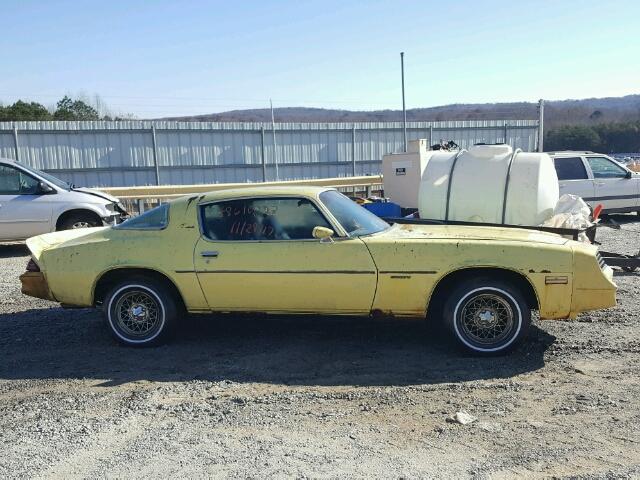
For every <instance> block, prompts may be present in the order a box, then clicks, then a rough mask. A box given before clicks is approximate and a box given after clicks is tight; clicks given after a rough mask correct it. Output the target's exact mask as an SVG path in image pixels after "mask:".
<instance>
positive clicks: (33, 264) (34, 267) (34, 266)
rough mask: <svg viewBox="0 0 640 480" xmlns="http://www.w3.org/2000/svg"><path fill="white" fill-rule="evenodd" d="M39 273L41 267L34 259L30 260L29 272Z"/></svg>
mask: <svg viewBox="0 0 640 480" xmlns="http://www.w3.org/2000/svg"><path fill="white" fill-rule="evenodd" d="M39 271H40V267H39V266H38V264H37V263H36V262H34V261H33V258H32V259H31V260H29V263H27V272H39Z"/></svg>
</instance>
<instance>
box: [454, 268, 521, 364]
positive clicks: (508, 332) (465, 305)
mask: <svg viewBox="0 0 640 480" xmlns="http://www.w3.org/2000/svg"><path fill="white" fill-rule="evenodd" d="M443 320H444V322H445V324H446V325H447V327H448V328H449V330H450V331H451V333H452V334H453V336H454V338H455V340H456V341H457V343H458V344H459V346H461V347H462V348H463V349H465V350H466V351H468V352H472V353H474V354H478V355H487V356H489V355H499V354H504V353H507V352H508V351H510V350H511V349H513V348H514V347H515V346H516V345H517V344H518V343H520V342H521V341H522V339H524V338H525V337H526V335H527V333H528V331H529V327H530V326H531V310H530V308H529V306H528V305H527V302H526V301H525V298H524V296H523V294H522V293H521V292H520V290H519V289H518V288H517V287H516V286H514V285H512V284H509V283H507V282H504V281H500V280H494V279H491V278H474V279H469V280H466V281H463V282H462V283H460V284H459V285H458V286H457V287H456V288H455V289H454V290H453V292H452V293H451V294H450V295H449V297H448V298H447V299H446V300H445V302H444V307H443Z"/></svg>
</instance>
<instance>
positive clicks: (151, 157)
mask: <svg viewBox="0 0 640 480" xmlns="http://www.w3.org/2000/svg"><path fill="white" fill-rule="evenodd" d="M407 127H408V130H407V136H408V138H409V139H410V140H411V139H418V138H426V139H428V140H429V142H430V144H433V143H437V142H439V141H440V140H441V139H442V140H445V141H449V140H453V141H455V142H456V143H458V144H459V145H460V146H461V147H463V148H467V147H469V146H471V145H473V144H474V143H481V142H484V143H498V142H504V141H505V136H506V141H507V142H508V143H509V144H510V145H512V146H513V147H514V148H521V149H523V150H524V151H533V150H534V149H535V148H536V138H537V129H538V122H537V121H536V120H508V121H502V120H487V121H450V122H409V123H408V124H407ZM154 130H155V134H154ZM275 133H276V146H275V154H274V144H273V132H272V130H271V124H261V123H212V122H198V123H192V122H189V123H187V122H148V121H123V122H6V123H0V157H4V158H13V159H15V158H18V159H19V160H20V161H21V162H24V163H26V164H28V165H31V166H32V167H35V168H38V169H41V170H45V171H47V172H50V173H52V174H54V175H56V176H58V177H60V178H62V179H64V180H67V181H70V182H72V183H75V184H76V185H84V186H102V187H106V186H133V185H153V184H155V183H156V181H157V178H156V176H159V180H160V184H198V183H226V182H259V181H262V180H263V179H266V180H274V179H275V178H276V168H275V161H274V160H275V159H276V158H277V161H278V177H279V179H281V180H286V179H301V178H322V177H342V176H349V175H352V174H353V173H354V171H355V174H356V175H366V174H377V173H380V168H381V160H382V156H383V155H384V154H386V153H390V152H399V151H401V150H402V138H403V136H402V124H401V123H395V122H387V123H355V124H351V123H349V124H347V123H279V124H276V132H275ZM154 136H155V146H154ZM354 160H355V161H354ZM263 162H264V165H263Z"/></svg>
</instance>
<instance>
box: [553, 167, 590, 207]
mask: <svg viewBox="0 0 640 480" xmlns="http://www.w3.org/2000/svg"><path fill="white" fill-rule="evenodd" d="M553 163H554V165H555V167H556V173H557V175H558V183H559V186H560V195H564V194H566V193H569V194H571V195H577V196H579V197H582V199H583V200H584V201H585V202H587V203H591V201H592V200H593V197H594V195H595V187H594V184H593V179H592V178H590V177H589V173H588V171H587V168H586V166H585V163H584V160H583V159H582V157H579V156H575V157H555V158H554V159H553Z"/></svg>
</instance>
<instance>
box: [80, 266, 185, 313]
mask: <svg viewBox="0 0 640 480" xmlns="http://www.w3.org/2000/svg"><path fill="white" fill-rule="evenodd" d="M132 277H142V278H145V279H149V280H153V281H156V282H160V283H163V284H164V285H166V286H167V287H169V289H170V290H171V291H172V293H173V294H174V296H175V298H176V300H177V301H178V302H179V304H180V306H181V307H183V308H184V307H185V305H184V300H183V299H182V295H181V294H180V290H178V287H176V285H175V283H173V281H171V279H170V278H169V277H167V276H166V275H164V274H162V273H160V272H158V271H157V270H151V269H149V268H116V269H114V270H109V271H108V272H105V273H104V274H103V275H102V276H101V277H100V278H99V279H98V281H97V282H96V286H95V288H94V290H93V304H94V305H100V304H102V302H103V301H104V297H105V296H106V295H107V293H109V290H111V288H112V287H113V286H114V285H115V284H117V283H118V282H120V281H122V280H126V279H131V278H132Z"/></svg>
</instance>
